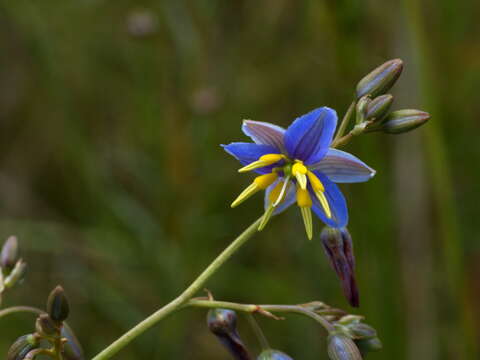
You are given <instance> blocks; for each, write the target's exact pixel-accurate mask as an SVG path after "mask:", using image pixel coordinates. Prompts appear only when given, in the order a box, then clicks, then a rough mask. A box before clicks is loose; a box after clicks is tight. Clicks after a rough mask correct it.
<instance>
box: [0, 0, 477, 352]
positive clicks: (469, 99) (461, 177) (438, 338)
mask: <svg viewBox="0 0 480 360" xmlns="http://www.w3.org/2000/svg"><path fill="white" fill-rule="evenodd" d="M479 14H480V3H479V2H478V1H450V0H436V1H433V0H429V1H415V0H404V1H380V0H367V1H360V0H356V1H318V0H310V1H287V0H269V1H225V0H202V1H200V0H199V1H193V0H192V1H187V0H163V1H133V0H119V1H106V0H77V1H73V0H63V1H55V0H41V1H38V0H37V1H33V0H14V1H13V0H8V1H7V0H2V1H0V199H1V201H0V219H1V220H0V236H1V237H2V239H6V238H7V236H9V235H11V234H16V235H18V237H19V239H20V242H21V248H22V256H23V257H24V259H25V260H26V261H27V262H28V264H29V273H28V276H27V278H26V281H25V283H24V284H23V286H21V287H20V288H18V289H15V291H12V292H9V293H8V294H7V295H6V298H5V302H4V304H3V306H10V305H13V304H22V305H34V306H39V307H43V306H44V302H45V300H46V298H47V295H48V293H49V291H50V290H51V289H52V288H53V287H54V286H55V285H57V284H58V283H60V284H62V285H63V286H64V287H65V289H66V291H67V293H68V295H69V299H70V300H71V309H72V311H71V318H70V319H69V320H70V321H69V322H70V324H71V325H72V326H73V327H74V328H75V329H76V331H77V333H78V337H79V338H80V340H81V341H82V343H83V345H84V347H85V350H86V354H87V356H88V357H92V356H93V355H94V354H96V353H97V352H98V351H100V350H101V349H102V348H103V347H105V346H106V345H107V344H109V343H111V342H112V341H113V340H114V339H116V338H117V337H118V336H119V335H120V334H122V333H124V332H125V331H126V330H127V329H129V328H130V327H131V326H133V325H134V324H135V323H137V322H138V321H139V320H141V319H142V318H144V317H145V316H147V315H148V314H150V313H151V312H152V311H154V310H155V309H157V308H159V307H160V306H161V305H163V304H164V303H166V302H168V301H169V300H171V299H172V298H173V297H175V296H176V295H177V294H179V292H180V291H181V290H182V289H183V288H184V287H185V286H186V285H187V284H188V283H189V282H190V281H191V280H192V279H193V278H194V277H196V276H197V274H198V273H199V272H200V271H201V270H202V269H203V268H204V267H205V266H206V265H207V264H208V263H209V262H210V261H211V260H212V259H213V258H214V256H216V254H218V252H219V251H220V250H221V249H222V248H224V247H225V246H226V245H227V244H228V243H229V242H230V241H231V240H232V239H233V238H234V237H235V236H236V235H237V234H239V233H240V232H241V231H242V230H243V229H244V228H245V227H246V226H248V225H249V224H250V223H251V222H252V221H254V220H255V219H256V218H257V217H258V216H259V215H260V214H261V211H262V200H261V196H260V195H258V196H256V197H255V198H254V199H252V200H250V201H248V202H247V203H245V204H244V205H242V206H241V207H238V208H236V209H234V210H231V209H230V208H229V204H230V202H231V201H232V199H234V198H235V197H236V195H237V194H238V193H239V192H240V191H241V190H242V189H243V188H244V187H245V186H247V185H248V184H249V182H250V181H251V178H252V177H251V175H246V174H242V175H239V174H238V173H237V168H238V164H237V162H236V161H235V160H234V159H232V158H231V157H230V156H228V155H227V154H226V153H224V152H223V151H222V149H221V148H220V147H219V144H221V143H228V142H230V141H245V140H246V139H247V138H246V137H245V136H244V135H243V134H242V133H241V131H240V125H241V120H242V119H244V118H250V119H255V120H261V121H270V122H274V123H277V124H279V125H283V126H287V125H288V124H289V123H290V122H291V121H292V120H293V119H294V118H295V117H297V116H298V115H301V114H304V113H306V112H308V111H309V110H311V109H313V108H316V107H319V106H323V105H327V106H330V107H333V108H335V109H337V111H338V112H339V114H340V115H342V114H343V113H344V112H345V110H346V108H347V107H348V105H349V103H350V101H351V97H352V94H353V89H354V87H355V84H356V82H357V81H358V80H359V79H360V78H361V77H363V76H364V75H365V74H366V73H367V72H368V71H370V70H371V69H373V68H374V67H375V66H377V65H379V64H381V63H382V62H383V61H385V60H388V59H390V58H395V57H400V58H402V59H403V60H404V61H405V70H404V73H403V76H402V77H401V79H400V81H399V83H398V85H397V86H396V87H395V89H394V90H393V94H394V95H395V105H394V106H395V108H396V109H399V108H405V107H409V108H419V109H422V110H425V111H428V112H430V113H431V114H432V120H431V121H430V122H429V123H428V124H427V125H426V126H424V127H422V128H421V129H420V130H418V131H415V132H412V133H408V134H405V135H402V136H391V135H381V134H380V135H377V134H375V135H368V136H362V137H360V138H356V139H355V141H354V142H353V143H351V144H349V145H348V146H347V147H346V148H345V150H347V151H349V152H352V153H354V154H356V155H357V156H359V157H360V158H361V159H363V160H364V161H365V162H367V163H368V164H369V165H370V166H372V167H373V168H375V169H376V170H377V175H376V177H375V178H374V179H373V180H372V181H370V182H368V183H365V184H358V185H347V186H342V189H343V190H344V192H345V195H346V197H347V199H348V203H349V209H350V218H351V221H350V225H349V229H350V231H351V233H352V236H353V238H354V243H355V252H356V257H357V261H358V268H357V277H358V281H359V286H360V289H361V302H362V306H361V308H360V310H358V313H361V314H364V315H365V316H366V317H367V322H368V323H370V324H372V325H373V326H374V327H376V328H377V330H378V332H379V335H380V337H381V339H382V340H383V343H384V350H383V351H382V352H380V353H377V354H372V356H371V357H370V356H369V358H371V359H392V360H393V359H423V360H425V359H478V358H479V357H480V353H479V350H478V339H479V331H480V330H479V329H480V328H479V326H478V322H479V321H480V313H479V310H478V306H477V305H478V298H479V295H480V284H479V282H478V276H479V274H480V265H479V263H480V245H479V242H478V238H479V233H480V231H479V225H478V219H477V216H476V215H477V211H476V210H477V207H478V203H479V201H480V195H479V190H480V188H479V185H478V184H479V182H480V170H479V167H478V162H479V159H480V157H479V155H480V150H479V146H478V139H477V137H478V132H479V130H480V125H479V121H478V113H479V111H480V101H479V90H478V89H479V84H480V42H479V41H478V38H479V34H480V26H479V22H478V18H479ZM314 230H315V233H316V236H315V237H314V239H313V241H312V242H308V240H307V239H306V237H305V235H304V229H303V225H302V220H301V216H300V214H299V211H298V210H294V209H291V210H290V211H288V212H287V213H285V214H282V215H281V216H279V217H278V218H276V219H274V220H273V221H272V222H271V223H270V224H269V225H268V227H267V228H266V230H265V231H264V232H262V233H261V234H259V235H257V236H256V237H255V238H254V239H253V240H251V241H250V242H249V243H248V244H247V245H246V246H244V248H242V249H241V251H240V252H239V253H238V254H237V255H236V256H235V257H234V258H233V259H232V260H231V261H230V262H228V263H227V264H226V266H225V267H224V268H222V270H221V271H220V272H219V273H218V274H217V275H215V277H214V278H212V279H211V280H210V281H209V282H208V288H209V289H210V290H212V291H213V292H214V294H215V295H216V297H217V298H219V299H224V300H232V301H239V302H254V303H299V302H305V301H310V300H315V299H317V300H323V301H325V302H327V303H329V304H331V305H334V306H338V307H341V308H344V309H347V310H349V311H353V310H352V309H351V308H349V306H348V304H347V303H346V301H345V300H344V298H343V296H342V294H341V290H340V287H339V284H338V281H337V278H336V276H335V274H334V273H333V271H332V270H331V269H330V268H329V266H328V264H327V261H326V258H325V256H324V254H323V250H322V247H321V244H320V241H319V238H318V234H319V232H320V230H321V224H320V221H316V222H315V229H314ZM354 312H356V313H357V311H354ZM204 317H205V313H204V311H202V310H198V309H190V310H184V311H182V312H181V313H178V314H176V315H175V316H172V317H170V318H169V319H167V320H165V321H164V322H163V323H161V324H160V325H158V326H157V327H155V328H154V329H153V330H150V331H149V332H148V333H147V334H145V335H143V336H142V337H141V338H139V339H137V340H136V341H135V342H134V343H132V344H131V345H130V346H128V347H127V348H126V349H124V350H123V351H122V352H121V353H119V354H118V355H117V356H116V357H115V358H117V359H192V360H201V359H227V358H228V355H227V354H226V353H225V352H224V350H223V349H222V348H221V347H220V346H219V345H218V344H217V342H216V339H215V338H214V337H213V336H211V335H210V334H209V332H208V331H207V329H206V326H205V321H204ZM260 322H261V325H262V327H263V328H264V331H265V332H266V334H267V336H268V339H269V341H270V343H271V345H272V346H273V347H275V348H279V349H281V350H284V351H286V352H287V353H289V354H290V355H291V356H293V357H294V358H295V359H305V360H307V359H320V358H321V359H326V357H327V355H326V353H325V347H324V337H323V332H322V330H321V328H319V326H318V325H317V324H315V323H313V322H312V321H311V320H309V319H304V318H301V317H296V316H293V317H289V318H288V321H283V322H275V321H274V320H270V319H260ZM33 325H34V324H33V318H32V316H31V315H28V314H23V315H22V314H20V315H12V316H11V317H9V318H4V319H1V322H0V353H2V354H4V353H6V351H7V348H8V346H9V344H11V343H12V341H13V340H14V339H15V338H17V337H18V336H20V335H22V334H25V333H27V332H31V331H32V330H33ZM240 327H241V331H242V333H243V335H244V338H245V341H246V342H248V344H249V346H250V347H251V348H252V349H255V351H257V349H258V346H257V342H256V340H255V338H254V337H253V335H252V332H251V330H250V328H249V327H248V324H247V322H246V321H243V320H242V321H241V324H240Z"/></svg>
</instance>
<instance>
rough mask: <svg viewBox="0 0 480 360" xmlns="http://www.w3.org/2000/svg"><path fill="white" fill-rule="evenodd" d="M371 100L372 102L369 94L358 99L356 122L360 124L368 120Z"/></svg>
mask: <svg viewBox="0 0 480 360" xmlns="http://www.w3.org/2000/svg"><path fill="white" fill-rule="evenodd" d="M371 102H372V99H370V97H369V96H368V95H367V96H362V97H361V98H360V100H358V102H357V106H356V108H355V114H356V120H355V123H356V124H360V123H362V122H364V121H365V120H366V115H367V109H368V104H370V103H371Z"/></svg>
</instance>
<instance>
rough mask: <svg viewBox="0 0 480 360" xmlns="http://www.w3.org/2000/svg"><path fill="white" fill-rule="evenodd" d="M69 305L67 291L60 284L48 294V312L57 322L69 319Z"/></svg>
mask: <svg viewBox="0 0 480 360" xmlns="http://www.w3.org/2000/svg"><path fill="white" fill-rule="evenodd" d="M69 310H70V308H69V305H68V300H67V297H66V296H65V291H64V290H63V288H62V287H61V286H60V285H59V286H57V287H56V288H55V289H53V291H52V292H51V293H50V295H49V296H48V300H47V312H48V314H49V315H50V318H51V319H52V320H53V321H55V322H62V321H64V320H66V319H67V317H68V313H69Z"/></svg>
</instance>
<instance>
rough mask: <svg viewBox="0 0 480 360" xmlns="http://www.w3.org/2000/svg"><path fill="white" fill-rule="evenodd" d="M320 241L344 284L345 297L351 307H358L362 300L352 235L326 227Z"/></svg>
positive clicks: (344, 230)
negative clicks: (357, 278) (356, 276)
mask: <svg viewBox="0 0 480 360" xmlns="http://www.w3.org/2000/svg"><path fill="white" fill-rule="evenodd" d="M320 239H321V240H322V244H323V248H324V250H325V254H327V257H328V259H329V261H330V265H331V266H332V268H333V269H334V270H335V272H336V273H337V275H338V277H339V278H340V281H341V282H342V287H343V292H344V294H345V297H346V298H347V299H348V302H349V303H350V305H351V306H353V307H358V306H359V304H360V300H359V294H358V288H357V283H356V281H355V257H354V255H353V244H352V237H351V236H350V233H349V232H348V230H347V229H346V228H341V229H336V228H330V227H325V228H324V229H323V230H322V233H321V234H320Z"/></svg>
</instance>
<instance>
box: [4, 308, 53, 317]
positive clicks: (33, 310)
mask: <svg viewBox="0 0 480 360" xmlns="http://www.w3.org/2000/svg"><path fill="white" fill-rule="evenodd" d="M20 312H29V313H34V314H36V315H40V314H43V313H44V312H45V311H42V310H40V309H37V308H34V307H31V306H12V307H9V308H6V309H3V310H0V318H2V317H4V316H7V315H10V314H14V313H20Z"/></svg>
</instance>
